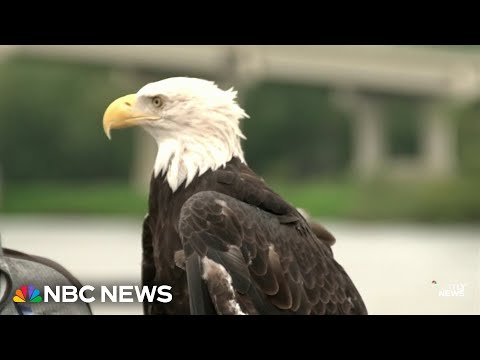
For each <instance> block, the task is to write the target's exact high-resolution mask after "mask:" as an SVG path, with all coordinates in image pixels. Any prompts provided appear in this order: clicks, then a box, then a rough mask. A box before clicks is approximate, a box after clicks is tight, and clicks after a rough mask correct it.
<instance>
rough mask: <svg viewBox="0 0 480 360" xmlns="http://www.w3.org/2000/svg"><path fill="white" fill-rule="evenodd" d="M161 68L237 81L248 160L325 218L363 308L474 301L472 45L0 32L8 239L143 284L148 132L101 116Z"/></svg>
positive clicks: (392, 310)
mask: <svg viewBox="0 0 480 360" xmlns="http://www.w3.org/2000/svg"><path fill="white" fill-rule="evenodd" d="M170 76H191V77H201V78H206V79H210V80H214V81H216V82H217V83H219V84H220V85H221V87H223V88H225V89H226V88H229V87H231V86H233V87H235V88H236V89H237V90H238V91H239V95H240V99H239V101H240V103H241V105H242V106H243V107H244V108H245V109H246V111H247V113H248V114H249V115H250V119H246V120H244V122H243V124H242V128H243V130H244V132H245V134H246V136H247V141H246V142H244V149H245V152H246V158H247V162H248V163H249V165H250V166H251V167H252V168H253V169H254V170H255V171H256V172H257V173H259V174H260V175H261V176H263V177H264V178H265V180H266V181H267V182H268V183H270V185H271V186H272V187H273V188H274V189H275V190H276V191H277V192H279V193H280V194H282V195H283V196H284V197H285V198H286V199H287V200H289V201H290V202H291V203H293V204H294V205H296V206H297V207H301V208H303V209H305V210H307V211H308V212H309V213H310V214H311V215H312V216H313V217H315V218H316V219H318V220H319V221H320V222H321V223H323V224H324V225H325V226H326V227H327V228H328V229H329V230H331V231H332V232H333V234H334V235H335V236H336V238H337V243H336V244H335V245H334V248H333V250H334V253H335V256H336V258H337V259H338V260H339V262H340V263H341V264H342V265H343V266H344V267H345V268H346V270H347V271H348V272H349V274H350V275H351V277H352V279H353V280H354V282H355V283H356V284H357V287H358V288H359V290H360V292H361V294H362V295H363V296H364V299H365V302H366V304H367V307H368V309H369V312H370V313H372V314H480V236H479V234H480V231H479V230H480V190H479V184H480V141H479V139H480V46H476V45H472V46H463V45H462V46H427V45H425V46H420V45H418V46H393V45H392V46H386V45H385V46H383V45H382V46H379V45H376V46H370V45H368V46H366V45H365V46H330V45H329V46H304V45H302V46H279V45H271V46H267V45H264V46H263V45H252V46H227V45H204V46H200V45H194V46H187V45H169V46H147V45H137V46H110V45H108V46H101V45H95V46H93V45H92V46H90V45H82V46H63V45H56V46H53V45H52V46H50V45H48V46H27V45H18V46H12V45H10V46H0V233H1V234H2V241H3V242H4V246H7V247H11V248H14V249H17V250H22V251H26V252H30V253H35V254H37V255H43V256H47V257H50V258H52V259H53V260H56V261H59V262H60V263H61V264H62V265H64V266H65V267H67V268H68V269H69V270H70V271H72V272H73V273H74V274H75V275H76V276H77V277H78V278H79V279H80V280H81V281H82V282H84V283H99V282H102V281H107V280H110V279H116V280H117V281H124V282H125V284H126V285H129V284H133V283H138V282H139V278H140V252H141V248H140V232H141V223H142V220H143V216H144V215H145V213H146V209H147V196H148V179H149V176H150V173H151V169H152V166H153V160H154V157H155V154H156V152H155V144H154V142H153V140H152V139H150V138H149V137H148V136H147V135H146V134H144V133H143V132H142V131H141V130H140V129H133V130H126V131H122V132H116V133H114V134H113V140H112V141H108V140H107V139H106V137H105V135H104V134H103V130H102V116H103V112H104V110H105V109H106V107H107V106H108V104H109V103H110V102H111V101H112V100H114V99H115V98H117V97H119V96H121V95H125V94H128V93H133V92H136V91H137V90H138V89H139V88H140V87H142V86H143V85H145V84H146V83H148V82H152V81H157V80H161V79H163V78H166V77H170ZM433 281H435V282H436V284H435V283H433ZM459 284H460V285H461V286H463V289H464V296H439V292H441V291H442V290H445V289H452V288H457V287H458V286H460V285H459ZM92 308H93V310H94V313H95V314H113V313H119V314H139V313H141V307H140V306H139V304H132V305H125V304H123V305H122V304H110V305H105V304H99V303H93V304H92Z"/></svg>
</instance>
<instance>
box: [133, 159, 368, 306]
mask: <svg viewBox="0 0 480 360" xmlns="http://www.w3.org/2000/svg"><path fill="white" fill-rule="evenodd" d="M181 251H184V256H185V261H186V263H187V264H188V263H190V264H189V265H190V266H186V267H185V266H181V265H180V266H179V264H178V262H177V264H176V262H175V253H177V254H178V252H181ZM205 256H206V257H207V258H209V259H211V260H212V261H214V262H216V263H218V264H221V265H222V266H223V267H224V268H225V269H226V270H227V271H228V273H229V274H230V276H231V279H232V285H233V288H234V290H235V300H234V301H237V302H238V304H239V306H240V308H241V310H242V312H243V313H247V314H283V313H284V314H366V313H367V310H366V307H365V305H364V303H363V301H362V298H361V297H360V295H359V293H358V291H357V289H356V288H355V286H354V284H353V283H352V281H351V280H350V278H349V276H348V275H347V274H346V272H345V270H344V269H343V268H342V267H341V266H340V265H339V264H338V263H337V262H336V261H335V260H334V258H333V255H332V253H331V250H330V249H329V247H328V245H326V244H325V243H324V242H323V241H321V240H319V239H317V237H316V236H315V235H314V233H313V232H312V230H311V228H310V227H309V226H308V224H307V222H306V220H305V219H304V218H303V217H302V216H301V215H300V213H299V212H298V211H297V210H296V209H295V208H294V207H293V206H291V205H290V204H288V203H287V202H285V201H284V200H283V199H282V198H281V197H280V196H279V195H278V194H276V193H275V192H273V191H272V190H270V189H269V187H268V186H267V185H266V184H265V182H264V181H263V180H261V179H260V178H259V177H258V176H256V175H255V174H254V173H253V172H252V170H251V169H250V168H249V167H248V166H246V165H245V164H243V163H242V162H240V161H239V160H238V159H236V158H234V159H232V160H231V161H230V162H229V163H228V164H227V166H226V167H225V169H219V170H216V171H210V170H209V171H207V172H206V173H205V174H203V175H202V176H200V177H198V178H196V179H195V180H194V181H193V182H192V183H191V184H190V185H189V186H188V187H187V188H186V189H184V188H182V187H181V188H180V189H179V190H178V191H177V192H175V193H172V190H171V189H170V188H169V187H168V184H167V183H166V182H165V181H164V179H163V178H162V177H161V176H159V177H157V178H152V181H151V190H150V198H149V212H148V216H147V217H146V219H145V222H144V228H143V263H142V279H143V282H144V284H147V285H161V284H168V285H170V286H172V295H173V301H172V302H171V303H169V304H161V303H159V304H148V303H146V304H144V309H145V312H146V313H147V314H190V313H191V310H194V311H195V312H196V313H207V314H208V313H217V310H216V307H215V305H216V304H215V303H214V302H213V301H212V299H211V297H210V294H209V291H208V289H209V286H208V282H207V283H206V282H205V280H204V279H202V273H203V269H202V265H203V264H202V262H201V261H200V259H201V258H203V257H205ZM184 268H185V269H184ZM187 272H188V274H187ZM187 278H188V281H187ZM191 301H193V302H194V304H190V302H191ZM217 306H218V305H217Z"/></svg>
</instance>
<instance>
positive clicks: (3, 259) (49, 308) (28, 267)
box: [0, 238, 91, 315]
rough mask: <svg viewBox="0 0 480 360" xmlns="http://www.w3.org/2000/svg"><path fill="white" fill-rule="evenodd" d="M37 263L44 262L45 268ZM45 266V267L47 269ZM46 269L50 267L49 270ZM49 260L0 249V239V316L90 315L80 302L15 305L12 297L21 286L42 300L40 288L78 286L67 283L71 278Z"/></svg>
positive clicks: (41, 289)
mask: <svg viewBox="0 0 480 360" xmlns="http://www.w3.org/2000/svg"><path fill="white" fill-rule="evenodd" d="M38 261H42V262H43V261H45V262H46V264H44V263H40V262H38ZM47 264H48V265H47ZM49 265H54V266H55V267H56V268H53V267H51V266H49ZM59 270H61V271H62V272H66V270H65V269H63V268H62V267H61V266H60V265H58V264H57V263H54V262H53V261H51V260H48V259H45V258H40V257H35V256H29V255H26V254H23V253H20V252H15V251H12V250H6V251H4V249H3V248H2V246H1V238H0V315H91V310H90V307H89V306H88V304H85V303H83V302H79V301H77V302H75V303H62V302H58V303H57V302H53V301H50V302H48V303H47V302H43V301H42V302H38V303H32V302H25V303H15V302H13V297H14V296H15V291H16V289H19V288H20V287H21V286H23V285H26V286H29V285H33V286H34V287H35V288H36V289H38V290H40V295H41V296H42V297H43V296H44V294H43V287H44V286H45V285H48V286H50V287H52V288H54V287H55V286H64V285H78V284H74V283H73V282H72V280H75V281H76V279H68V278H67V276H68V277H71V278H73V277H72V276H71V274H70V273H68V272H66V274H65V275H64V274H62V272H60V271H59Z"/></svg>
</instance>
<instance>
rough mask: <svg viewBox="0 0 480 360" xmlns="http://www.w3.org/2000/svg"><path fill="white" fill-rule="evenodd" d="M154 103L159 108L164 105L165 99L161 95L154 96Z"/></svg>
mask: <svg viewBox="0 0 480 360" xmlns="http://www.w3.org/2000/svg"><path fill="white" fill-rule="evenodd" d="M152 104H153V106H155V107H156V108H159V107H160V106H162V105H163V100H162V98H161V97H160V96H155V97H154V98H152Z"/></svg>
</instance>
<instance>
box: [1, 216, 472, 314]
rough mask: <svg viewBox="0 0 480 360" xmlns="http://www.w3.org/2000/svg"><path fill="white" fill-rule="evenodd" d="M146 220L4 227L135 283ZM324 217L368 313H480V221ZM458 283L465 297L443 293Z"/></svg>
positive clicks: (19, 243)
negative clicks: (475, 224) (472, 223)
mask: <svg viewBox="0 0 480 360" xmlns="http://www.w3.org/2000/svg"><path fill="white" fill-rule="evenodd" d="M142 220H143V219H141V218H139V219H131V218H111V217H110V218H101V217H100V218H93V217H43V216H30V217H26V216H4V215H2V216H0V232H1V234H2V241H3V243H4V246H5V247H10V248H14V249H17V250H20V251H25V252H28V253H32V254H36V255H41V256H46V257H49V258H51V259H52V260H55V261H57V262H59V263H60V264H62V265H63V266H65V267H66V268H67V269H68V270H70V271H71V272H72V273H73V274H74V275H75V276H77V277H78V278H79V280H80V281H82V282H83V283H84V284H94V285H103V284H105V285H108V284H111V283H112V282H116V283H118V284H120V283H122V284H124V285H135V284H139V282H140V262H141V260H140V259H141V248H140V246H141V245H140V231H141V224H142ZM322 223H323V224H324V225H326V226H327V228H328V229H329V230H331V231H332V233H333V234H335V236H336V238H337V243H336V244H335V245H334V248H333V249H334V253H335V257H336V259H337V260H338V261H339V262H340V263H341V264H342V265H343V266H344V268H345V269H346V270H347V272H348V273H349V274H350V276H351V277H352V279H353V281H354V282H355V284H356V285H357V287H358V289H359V291H360V293H361V294H362V296H363V298H364V300H365V303H366V304H367V308H368V310H369V313H370V314H480V236H479V235H480V227H473V226H432V225H412V224H402V225H399V224H365V223H354V222H339V221H329V220H324V221H322ZM433 280H435V281H436V282H437V284H432V281H433ZM459 283H461V284H464V286H465V287H464V296H462V297H460V296H456V297H454V296H449V297H446V296H439V291H441V290H444V289H447V290H449V289H450V284H454V288H455V285H456V284H459ZM91 307H92V310H93V312H94V313H95V314H141V313H142V309H141V305H140V304H138V303H131V304H120V303H114V304H112V303H100V302H97V301H95V302H93V303H91Z"/></svg>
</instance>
